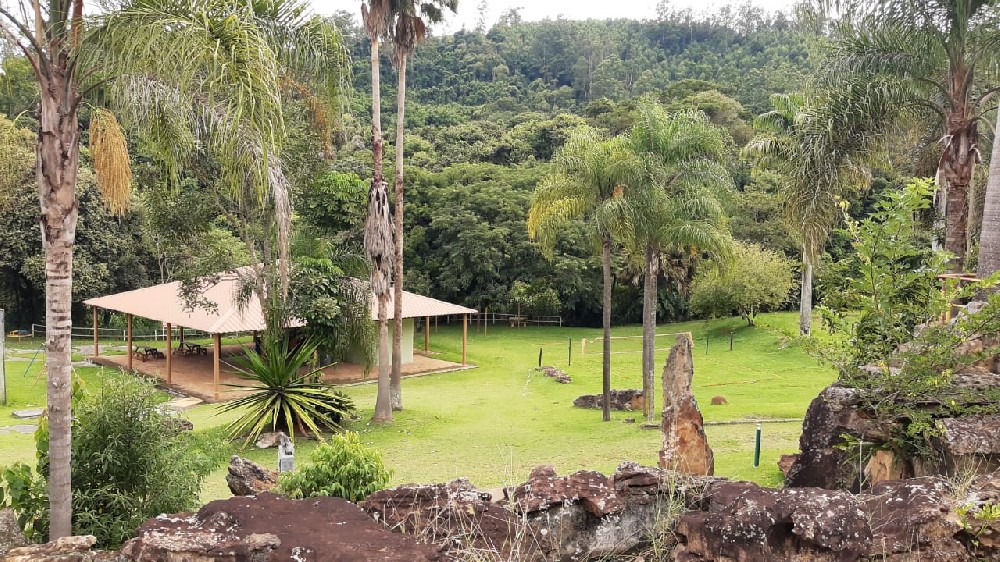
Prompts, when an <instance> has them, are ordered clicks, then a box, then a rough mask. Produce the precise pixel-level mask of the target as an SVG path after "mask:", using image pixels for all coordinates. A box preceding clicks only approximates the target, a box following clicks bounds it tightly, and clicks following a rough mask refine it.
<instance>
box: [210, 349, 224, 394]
mask: <svg viewBox="0 0 1000 562" xmlns="http://www.w3.org/2000/svg"><path fill="white" fill-rule="evenodd" d="M212 347H213V348H214V357H213V359H212V361H213V363H214V364H213V367H212V368H213V374H214V376H215V400H216V401H218V400H219V361H220V358H221V357H222V336H220V335H219V334H212Z"/></svg>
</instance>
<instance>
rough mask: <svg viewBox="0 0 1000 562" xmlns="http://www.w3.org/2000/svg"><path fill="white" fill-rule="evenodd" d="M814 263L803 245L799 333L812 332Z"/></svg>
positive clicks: (805, 334)
mask: <svg viewBox="0 0 1000 562" xmlns="http://www.w3.org/2000/svg"><path fill="white" fill-rule="evenodd" d="M812 300H813V264H812V260H811V259H810V258H809V255H808V253H807V252H806V249H805V246H803V247H802V291H801V292H800V293H799V335H802V336H808V335H809V334H811V333H812Z"/></svg>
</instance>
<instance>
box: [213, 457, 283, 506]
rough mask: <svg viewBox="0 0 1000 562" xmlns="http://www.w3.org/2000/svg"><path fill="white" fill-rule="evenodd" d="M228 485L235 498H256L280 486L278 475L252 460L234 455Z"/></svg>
mask: <svg viewBox="0 0 1000 562" xmlns="http://www.w3.org/2000/svg"><path fill="white" fill-rule="evenodd" d="M226 484H228V485H229V491H230V492H232V493H233V495H234V496H255V495H257V494H259V493H261V492H270V491H271V490H273V489H274V487H275V486H277V485H278V473H277V472H274V471H273V470H268V469H266V468H264V467H262V466H260V465H259V464H257V463H255V462H253V461H251V460H247V459H245V458H243V457H238V456H236V455H233V458H232V459H231V460H230V461H229V472H228V474H226Z"/></svg>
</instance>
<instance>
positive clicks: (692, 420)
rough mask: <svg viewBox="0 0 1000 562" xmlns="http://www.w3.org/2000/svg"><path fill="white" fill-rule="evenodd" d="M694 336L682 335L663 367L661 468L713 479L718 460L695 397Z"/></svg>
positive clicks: (678, 336)
mask: <svg viewBox="0 0 1000 562" xmlns="http://www.w3.org/2000/svg"><path fill="white" fill-rule="evenodd" d="M691 348H692V343H691V335H690V334H678V335H677V339H676V341H675V342H674V345H673V347H672V348H670V355H669V356H668V357H667V363H666V365H664V367H663V422H662V429H663V449H661V450H660V468H663V469H670V470H676V471H678V472H683V473H686V474H697V475H701V476H711V475H712V474H714V473H715V456H714V454H713V453H712V448H711V447H709V445H708V437H707V436H706V435H705V428H704V425H705V420H704V418H702V415H701V411H700V410H698V402H697V401H696V400H695V398H694V394H692V393H691V379H692V378H693V377H694V359H693V357H692V356H691Z"/></svg>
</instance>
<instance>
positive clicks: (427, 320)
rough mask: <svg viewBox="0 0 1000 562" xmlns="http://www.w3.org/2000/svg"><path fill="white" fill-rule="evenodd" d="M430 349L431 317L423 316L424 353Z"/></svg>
mask: <svg viewBox="0 0 1000 562" xmlns="http://www.w3.org/2000/svg"><path fill="white" fill-rule="evenodd" d="M430 350H431V317H430V316H424V353H428V352H430Z"/></svg>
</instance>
